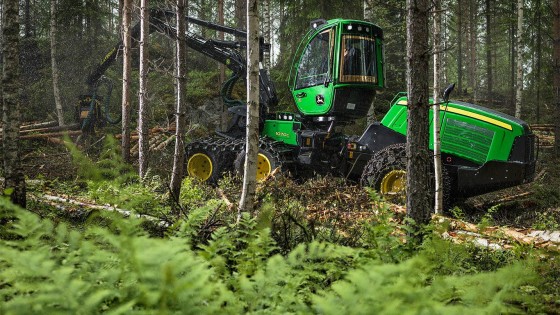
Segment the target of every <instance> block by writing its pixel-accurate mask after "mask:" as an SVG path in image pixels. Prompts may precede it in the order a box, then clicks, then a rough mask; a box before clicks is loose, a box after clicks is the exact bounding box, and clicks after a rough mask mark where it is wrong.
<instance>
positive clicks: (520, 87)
mask: <svg viewBox="0 0 560 315" xmlns="http://www.w3.org/2000/svg"><path fill="white" fill-rule="evenodd" d="M522 37H523V0H518V1H517V44H516V46H517V83H516V84H515V87H516V91H515V117H517V118H521V97H522V95H521V93H522V91H523V49H522V47H523V42H522V41H521V40H522Z"/></svg>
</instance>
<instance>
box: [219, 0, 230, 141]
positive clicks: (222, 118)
mask: <svg viewBox="0 0 560 315" xmlns="http://www.w3.org/2000/svg"><path fill="white" fill-rule="evenodd" d="M218 23H219V24H220V25H224V0H218ZM218 38H219V39H220V40H224V32H218ZM218 68H219V70H220V88H221V87H222V85H223V84H224V82H225V81H226V67H225V66H224V64H223V63H218ZM220 122H221V123H220V129H221V130H226V129H227V125H228V111H227V106H226V104H225V103H224V102H223V101H222V114H221V115H220Z"/></svg>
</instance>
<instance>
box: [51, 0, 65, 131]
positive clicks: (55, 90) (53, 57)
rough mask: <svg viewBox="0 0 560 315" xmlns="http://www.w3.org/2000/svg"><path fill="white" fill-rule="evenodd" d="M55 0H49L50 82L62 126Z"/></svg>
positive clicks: (59, 123)
mask: <svg viewBox="0 0 560 315" xmlns="http://www.w3.org/2000/svg"><path fill="white" fill-rule="evenodd" d="M56 16H57V9H56V0H51V21H50V22H51V30H50V33H51V34H50V35H51V71H52V83H53V94H54V104H55V108H56V117H57V118H58V125H59V126H64V111H63V109H62V99H61V97H60V88H59V80H60V71H59V69H58V63H57V61H56V55H57V52H58V42H57V39H56V36H57V33H58V32H57V26H56Z"/></svg>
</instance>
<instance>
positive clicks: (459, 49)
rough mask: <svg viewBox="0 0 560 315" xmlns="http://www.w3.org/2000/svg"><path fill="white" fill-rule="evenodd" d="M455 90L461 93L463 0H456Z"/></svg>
mask: <svg viewBox="0 0 560 315" xmlns="http://www.w3.org/2000/svg"><path fill="white" fill-rule="evenodd" d="M457 7H458V9H457V15H458V17H457V90H459V94H463V0H457Z"/></svg>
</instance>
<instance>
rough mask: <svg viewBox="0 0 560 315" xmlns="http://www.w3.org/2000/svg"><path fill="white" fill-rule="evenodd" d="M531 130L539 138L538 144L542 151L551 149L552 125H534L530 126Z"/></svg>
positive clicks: (552, 139) (552, 143) (552, 140)
mask: <svg viewBox="0 0 560 315" xmlns="http://www.w3.org/2000/svg"><path fill="white" fill-rule="evenodd" d="M531 130H532V131H533V133H535V135H537V137H538V138H539V144H540V147H541V148H542V149H551V148H552V147H553V145H554V125H553V124H535V125H531Z"/></svg>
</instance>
